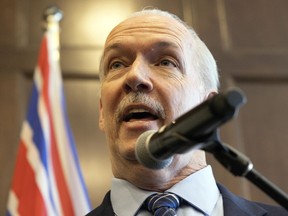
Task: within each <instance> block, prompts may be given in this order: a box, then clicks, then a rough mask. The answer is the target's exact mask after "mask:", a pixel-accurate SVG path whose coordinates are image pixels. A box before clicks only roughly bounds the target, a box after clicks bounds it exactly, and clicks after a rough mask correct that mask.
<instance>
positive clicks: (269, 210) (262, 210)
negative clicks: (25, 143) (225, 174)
mask: <svg viewBox="0 0 288 216" xmlns="http://www.w3.org/2000/svg"><path fill="white" fill-rule="evenodd" d="M218 188H219V190H220V192H221V194H222V198H223V205H224V214H225V215H233V214H234V215H235V213H236V212H237V215H239V214H240V212H241V213H242V214H240V215H253V216H254V215H259V216H260V215H267V216H268V215H277V216H288V211H286V210H285V209H284V208H282V207H278V206H272V205H266V204H263V203H258V202H253V201H249V200H246V199H244V198H242V197H239V196H237V195H235V194H233V193H231V192H230V191H229V190H228V189H227V188H225V187H224V186H222V185H220V184H218Z"/></svg>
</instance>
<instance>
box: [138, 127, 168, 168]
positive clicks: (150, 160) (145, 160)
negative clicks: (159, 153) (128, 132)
mask: <svg viewBox="0 0 288 216" xmlns="http://www.w3.org/2000/svg"><path fill="white" fill-rule="evenodd" d="M156 132H157V131H155V130H149V131H146V132H144V133H142V134H141V135H140V136H139V137H138V139H137V142H136V147H135V153H136V158H137V160H138V162H139V163H141V164H142V165H143V166H145V167H147V168H150V169H163V168H165V167H167V166H169V165H170V163H171V162H172V157H170V158H168V159H165V160H159V159H157V158H155V157H154V156H153V155H152V154H151V151H150V149H149V144H151V143H150V139H151V137H152V136H153V135H154V134H155V133H156Z"/></svg>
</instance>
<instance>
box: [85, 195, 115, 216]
mask: <svg viewBox="0 0 288 216" xmlns="http://www.w3.org/2000/svg"><path fill="white" fill-rule="evenodd" d="M102 215H105V216H114V212H113V208H112V204H111V200H110V191H109V192H108V193H106V195H105V197H104V199H103V201H102V203H101V205H99V206H98V207H97V208H95V209H93V210H92V211H91V212H89V213H88V214H87V215H86V216H102Z"/></svg>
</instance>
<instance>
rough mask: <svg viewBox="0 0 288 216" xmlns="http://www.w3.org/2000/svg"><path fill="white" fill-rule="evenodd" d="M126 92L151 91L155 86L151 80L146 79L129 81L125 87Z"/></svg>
mask: <svg viewBox="0 0 288 216" xmlns="http://www.w3.org/2000/svg"><path fill="white" fill-rule="evenodd" d="M123 88H124V90H125V91H126V92H131V91H135V92H137V91H142V92H145V91H151V90H152V89H153V84H152V82H151V81H150V80H146V79H145V80H144V79H129V80H128V79H127V80H126V82H125V83H124V86H123Z"/></svg>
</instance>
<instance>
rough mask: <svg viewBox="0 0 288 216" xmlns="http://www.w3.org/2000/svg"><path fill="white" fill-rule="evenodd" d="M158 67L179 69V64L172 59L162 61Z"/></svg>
mask: <svg viewBox="0 0 288 216" xmlns="http://www.w3.org/2000/svg"><path fill="white" fill-rule="evenodd" d="M156 66H162V67H177V64H176V63H175V61H172V60H170V59H162V60H161V61H160V62H159V63H158V64H156Z"/></svg>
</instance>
